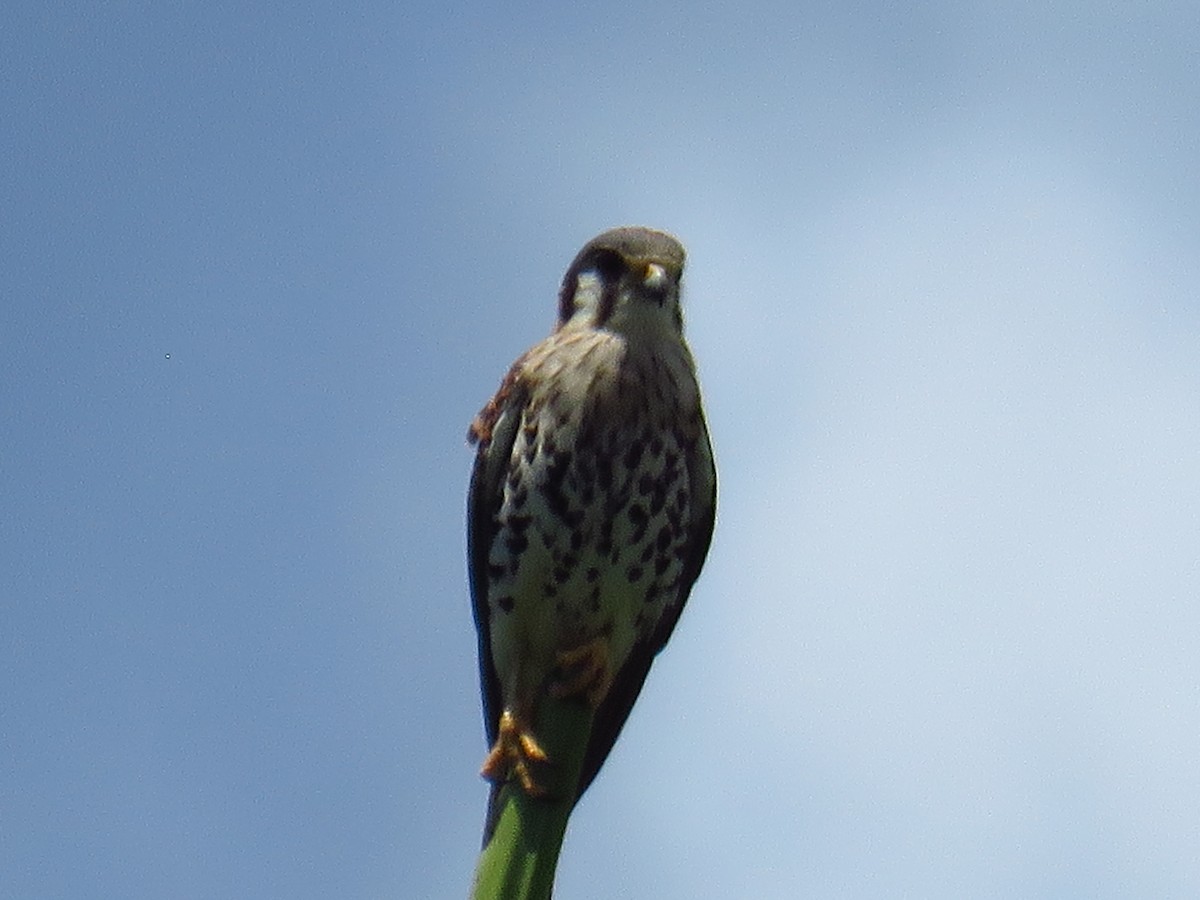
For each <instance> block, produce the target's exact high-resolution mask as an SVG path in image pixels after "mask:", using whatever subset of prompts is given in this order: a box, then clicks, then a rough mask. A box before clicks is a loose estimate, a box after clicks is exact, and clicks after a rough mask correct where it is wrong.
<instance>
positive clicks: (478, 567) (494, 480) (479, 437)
mask: <svg viewBox="0 0 1200 900" xmlns="http://www.w3.org/2000/svg"><path fill="white" fill-rule="evenodd" d="M517 371H518V367H517V366H516V365H514V366H513V367H512V369H511V370H510V371H509V373H508V375H507V376H506V377H505V379H504V381H503V382H502V383H501V385H500V390H499V391H497V393H496V396H495V397H493V398H492V399H491V400H490V401H489V402H488V405H487V406H486V407H484V409H483V411H482V412H481V413H480V414H479V415H478V416H477V417H476V418H475V421H474V422H473V423H472V424H471V429H470V431H469V432H468V439H469V440H471V441H472V442H473V443H476V444H477V445H478V449H477V450H476V453H475V467H474V469H473V470H472V472H471V487H470V492H469V493H468V495H467V557H468V562H469V566H468V568H469V572H470V581H471V605H472V608H473V610H474V613H475V630H476V632H477V633H478V635H479V686H480V691H481V692H482V694H483V725H484V728H485V730H486V732H487V740H488V745H489V746H490V745H492V744H494V743H495V741H496V736H497V734H498V732H499V722H500V713H501V711H502V709H503V700H502V699H501V697H500V680H499V679H498V678H497V677H496V664H495V662H494V661H493V660H492V638H491V623H490V621H489V612H488V554H489V552H490V551H491V547H492V541H493V540H494V538H495V535H496V515H497V513H498V512H499V510H500V505H501V503H502V502H503V500H504V481H505V479H506V477H507V475H508V464H509V459H510V457H511V456H512V449H513V443H514V442H515V440H516V436H517V428H518V426H519V424H520V421H521V413H522V410H523V409H524V407H525V397H526V391H525V389H524V388H523V387H522V386H521V385H520V383H519V379H518V378H517Z"/></svg>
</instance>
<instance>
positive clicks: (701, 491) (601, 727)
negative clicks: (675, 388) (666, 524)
mask: <svg viewBox="0 0 1200 900" xmlns="http://www.w3.org/2000/svg"><path fill="white" fill-rule="evenodd" d="M687 465H688V475H689V477H690V481H691V484H690V490H691V496H692V498H693V503H694V506H693V510H692V521H691V525H690V533H689V534H688V543H687V555H686V558H685V560H684V565H683V573H682V575H681V576H680V579H679V596H678V597H677V598H676V600H675V602H674V603H673V604H672V605H671V606H670V607H668V608H667V609H665V610H664V611H663V616H662V619H661V620H660V621H659V624H658V629H657V630H656V631H655V633H654V634H653V636H651V638H650V639H649V640H647V641H644V642H641V643H639V644H637V645H635V646H634V648H633V651H632V652H631V653H630V655H629V659H628V660H626V662H625V665H624V666H622V667H621V671H620V672H618V673H617V675H616V677H615V678H614V679H613V684H612V687H611V688H609V691H608V695H607V696H606V697H605V698H604V700H603V702H602V703H601V704H600V706H599V707H597V709H596V715H595V716H594V717H593V719H592V734H591V737H590V738H589V739H588V747H587V751H586V752H585V753H584V757H583V769H582V771H581V773H580V776H579V791H578V793H577V794H576V795H575V798H576V800H578V799H579V797H582V796H583V792H584V791H586V790H587V789H588V786H589V785H590V784H591V783H592V780H593V779H594V778H595V777H596V774H597V773H598V772H599V771H600V767H601V766H602V765H604V761H605V760H606V759H607V758H608V754H609V752H610V751H611V750H612V748H613V744H615V743H616V741H617V737H618V735H620V733H621V729H622V728H623V727H624V726H625V720H626V719H628V718H629V712H630V710H631V709H633V704H634V703H635V702H636V701H637V698H638V694H640V693H641V692H642V685H643V684H644V683H645V681H646V676H647V675H648V674H649V672H650V665H651V664H652V663H653V662H654V657H655V656H656V655H657V654H658V652H659V651H660V650H662V648H663V647H664V646H666V643H667V640H668V639H669V638H670V637H671V632H672V631H674V630H675V623H676V622H678V621H679V616H680V614H681V613H682V612H683V607H684V604H685V603H687V599H688V595H689V594H691V592H692V585H693V584H695V583H696V579H697V578H698V577H699V575H700V569H701V568H703V566H704V558H705V557H706V556H707V555H708V547H709V544H710V543H711V542H712V533H713V525H714V524H715V522H716V512H717V471H716V468H715V466H714V464H713V452H712V444H711V443H710V441H709V437H708V428H707V427H705V425H704V422H703V420H701V423H700V434H699V435H698V436H697V439H696V442H695V445H694V447H693V449H692V452H691V453H690V454H689V457H688V462H687Z"/></svg>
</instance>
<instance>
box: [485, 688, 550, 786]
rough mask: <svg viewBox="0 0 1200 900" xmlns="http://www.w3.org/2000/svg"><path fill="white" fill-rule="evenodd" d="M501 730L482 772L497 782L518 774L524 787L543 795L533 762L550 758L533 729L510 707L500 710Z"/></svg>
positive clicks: (536, 762) (537, 762)
mask: <svg viewBox="0 0 1200 900" xmlns="http://www.w3.org/2000/svg"><path fill="white" fill-rule="evenodd" d="M498 731H499V733H498V734H497V735H496V743H495V744H493V745H492V749H491V750H490V751H489V752H488V755H487V758H486V759H485V760H484V761H483V768H482V769H480V771H479V774H480V775H482V776H483V777H484V778H486V779H487V780H488V781H494V782H496V783H498V784H499V783H503V782H505V781H508V780H509V779H510V778H512V777H514V776H515V777H516V779H517V781H519V782H520V783H521V789H522V790H524V791H525V793H526V794H528V795H529V796H530V797H541V796H543V795H544V794H545V793H546V790H545V788H543V787H542V786H541V785H540V784H538V783H537V780H536V779H535V778H534V775H533V771H532V768H533V767H532V766H531V763H533V764H544V763H546V762H548V761H549V757H547V756H546V751H545V750H543V749H542V747H541V745H540V744H539V743H538V742H537V738H535V737H534V736H533V733H532V732H531V731H530V730H529V729H528V728H526V727H525V726H523V725H522V724H521V723H520V721H519V720H518V718H517V717H516V716H515V715H513V714H512V712H511V711H509V710H507V709H506V710H504V712H503V713H501V714H500V728H499V730H498Z"/></svg>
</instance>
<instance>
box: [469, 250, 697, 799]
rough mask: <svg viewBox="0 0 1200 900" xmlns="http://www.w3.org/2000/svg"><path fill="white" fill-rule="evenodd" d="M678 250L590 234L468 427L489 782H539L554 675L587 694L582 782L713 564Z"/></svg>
mask: <svg viewBox="0 0 1200 900" xmlns="http://www.w3.org/2000/svg"><path fill="white" fill-rule="evenodd" d="M683 263H684V251H683V248H682V247H681V246H680V245H679V243H678V242H677V241H676V240H675V239H674V238H672V237H671V236H669V235H667V234H664V233H662V232H658V231H651V230H649V229H644V228H618V229H613V230H611V231H607V232H605V233H603V234H601V235H599V236H598V237H596V238H594V239H593V240H592V241H590V242H588V243H587V244H586V245H585V246H584V247H583V249H582V250H580V252H579V254H578V255H577V256H576V257H575V260H574V262H573V263H572V264H571V266H570V268H569V269H568V270H567V273H566V276H565V277H564V279H563V283H562V289H561V293H560V295H559V319H558V324H557V326H556V328H555V330H554V332H553V333H552V334H551V335H550V336H549V337H548V338H546V339H545V340H544V341H542V342H541V343H540V344H537V345H536V346H534V347H533V348H532V349H530V350H529V351H528V352H526V353H525V354H524V355H523V356H521V357H520V358H519V359H518V360H517V361H516V363H514V365H513V366H512V368H511V369H510V370H509V372H508V374H507V375H506V376H505V378H504V380H503V382H502V383H501V386H500V389H499V391H498V392H497V393H496V395H495V396H494V397H493V398H492V399H491V400H490V401H489V402H488V404H487V406H485V407H484V409H483V411H482V412H480V414H479V415H478V416H477V417H476V419H475V421H474V422H473V423H472V425H471V428H470V432H469V436H470V439H471V441H472V442H474V443H475V444H476V445H477V448H478V449H477V455H476V460H475V468H474V472H473V474H472V478H471V490H470V499H469V514H468V544H469V556H470V576H471V593H472V599H473V604H474V611H475V621H476V626H477V628H478V631H479V666H480V678H481V682H482V690H483V707H484V721H485V725H486V730H487V737H488V741H489V743H490V744H491V745H492V748H493V749H492V752H491V753H490V754H489V756H488V760H487V762H486V763H485V767H484V771H485V775H487V776H488V777H489V778H491V779H492V780H493V782H494V783H496V784H497V785H498V784H499V783H501V782H503V781H504V780H505V779H507V778H510V777H516V778H519V779H521V782H522V784H523V786H524V787H525V789H526V790H527V791H529V792H531V793H536V792H537V791H538V786H537V784H536V778H535V777H534V776H533V774H532V771H531V769H532V766H531V765H528V764H530V763H538V762H540V761H541V760H540V757H539V756H538V754H539V753H540V748H539V747H538V745H537V741H536V735H535V734H533V733H532V725H533V721H534V716H535V713H536V708H537V704H538V702H539V699H540V698H541V697H543V696H545V694H546V693H547V692H548V691H554V692H556V693H557V694H558V695H562V694H563V693H571V694H576V693H577V694H579V695H581V696H583V697H585V698H586V700H587V701H588V702H591V703H592V704H593V705H594V706H595V709H596V713H595V716H594V719H593V727H592V734H591V737H590V738H589V742H588V747H587V752H586V755H585V759H584V766H583V773H582V776H581V779H580V782H579V786H578V790H577V793H576V797H577V798H578V796H579V795H581V794H582V793H583V792H584V790H586V789H587V787H588V785H589V784H590V783H591V781H592V779H593V778H594V777H595V776H596V773H597V772H598V771H599V769H600V766H601V765H602V764H603V762H604V760H605V758H606V757H607V756H608V753H609V751H610V750H611V749H612V746H613V743H614V742H615V741H616V739H617V735H618V734H619V732H620V730H621V727H622V726H623V725H624V723H625V719H626V717H627V716H628V715H629V711H630V709H631V708H632V706H633V703H634V701H635V700H636V699H637V696H638V693H639V692H640V690H641V687H642V683H643V682H644V680H645V678H646V674H647V672H648V671H649V669H650V665H651V663H652V662H653V660H654V656H655V654H657V653H658V651H659V650H661V649H662V647H663V646H664V645H665V644H666V642H667V639H668V638H669V637H670V636H671V632H672V630H673V629H674V627H675V623H676V621H677V620H678V619H679V614H680V612H681V611H682V609H683V606H684V603H685V602H686V601H687V598H688V594H689V593H690V591H691V588H692V584H693V583H694V582H695V580H696V577H697V576H698V575H699V573H700V568H701V566H702V565H703V563H704V558H705V555H706V553H707V551H708V545H709V541H710V538H711V535H712V529H713V519H714V511H715V502H716V472H715V469H714V467H713V459H712V450H711V447H710V444H709V439H708V431H707V427H706V425H705V420H704V415H703V411H702V408H701V402H700V393H699V388H698V386H697V383H696V377H695V365H694V363H693V361H692V356H691V353H690V351H689V350H688V348H687V345H686V343H685V342H684V339H683V333H682V328H683V322H682V314H681V311H680V305H679V292H680V277H681V275H682V272H683ZM568 670H569V671H568ZM495 796H496V788H494V789H493V802H494V800H495ZM490 819H491V816H489V820H490Z"/></svg>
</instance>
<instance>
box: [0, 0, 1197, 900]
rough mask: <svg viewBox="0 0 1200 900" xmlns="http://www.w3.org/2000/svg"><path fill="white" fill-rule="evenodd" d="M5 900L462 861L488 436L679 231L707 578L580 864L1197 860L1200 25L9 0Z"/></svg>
mask: <svg viewBox="0 0 1200 900" xmlns="http://www.w3.org/2000/svg"><path fill="white" fill-rule="evenodd" d="M5 19H6V24H5V27H4V29H3V30H2V31H0V76H2V81H0V104H2V105H0V113H2V116H3V121H4V122H5V127H4V128H3V129H0V199H2V202H3V207H4V209H5V214H4V215H3V216H2V217H0V261H2V265H0V416H2V418H3V421H4V422H5V427H4V428H3V429H0V460H2V461H3V465H2V467H0V507H2V508H3V509H4V515H3V516H2V517H0V610H3V619H4V626H3V629H2V631H0V634H2V636H3V639H2V640H0V682H2V684H3V691H2V692H0V748H2V751H0V871H2V872H3V873H4V875H3V878H2V880H0V896H5V897H14V898H17V897H21V898H24V897H39V898H58V897H62V898H78V897H89V898H92V897H95V898H103V897H113V898H117V897H120V898H142V897H145V898H151V897H153V898H158V897H178V898H187V897H196V898H200V897H204V898H214V897H216V898H220V897H229V898H242V897H255V898H259V897H280V898H283V897H287V898H299V897H313V898H318V897H347V898H376V897H379V898H382V897H431V898H441V897H461V896H464V895H465V893H466V891H467V885H468V882H469V879H470V875H471V870H472V867H473V864H474V860H475V853H476V850H477V847H478V840H479V832H480V828H481V826H482V818H483V807H484V800H485V794H486V791H485V786H484V785H483V783H482V782H480V781H479V779H478V777H477V774H476V773H477V769H478V766H479V763H480V762H481V760H482V757H483V753H484V751H485V747H484V742H483V731H482V725H481V721H480V712H479V698H478V686H477V681H476V669H475V665H476V664H475V657H474V654H475V646H474V642H475V638H474V632H473V627H472V624H471V615H470V611H469V604H468V600H467V593H466V582H465V573H464V533H463V532H464V529H463V506H464V501H465V491H466V482H467V477H468V473H469V468H470V462H471V455H470V453H469V451H468V449H467V447H466V445H465V443H464V435H465V429H466V425H467V423H468V422H469V421H470V419H471V417H472V416H473V415H474V413H475V412H476V410H477V409H478V408H479V406H480V405H482V403H483V402H484V401H485V400H486V399H487V397H488V396H489V394H490V393H491V391H492V390H493V389H494V388H495V386H496V384H497V383H498V381H499V378H500V376H501V375H502V373H503V371H504V370H505V368H506V367H507V365H508V364H509V362H510V361H511V360H512V359H513V358H514V357H515V356H516V355H517V353H519V352H520V351H521V350H522V349H524V348H525V347H526V346H528V345H529V344H531V343H533V342H534V341H536V340H537V339H539V338H540V337H542V336H543V335H544V334H545V333H546V332H547V331H548V329H549V327H550V324H551V322H552V319H553V308H554V295H555V291H556V288H557V283H558V280H559V278H560V277H561V274H562V271H563V269H564V268H565V266H566V265H567V263H568V262H569V261H570V259H571V257H572V256H573V254H574V253H575V251H576V250H577V249H578V247H579V246H580V245H581V244H582V243H583V242H584V241H585V240H587V239H588V238H590V237H591V236H592V235H593V234H595V233H597V232H599V231H600V230H602V229H604V228H606V227H609V226H612V225H615V224H622V223H640V224H647V225H652V226H656V227H661V228H666V229H668V230H671V231H673V232H675V233H677V234H678V235H679V236H680V237H681V238H682V239H683V240H684V242H685V243H686V244H687V246H688V249H689V253H690V263H689V269H688V279H687V283H688V294H687V298H686V302H687V309H686V313H687V320H688V329H689V335H690V339H691V342H692V346H693V349H694V351H695V353H696V355H697V358H698V360H699V364H700V372H701V378H702V382H703V385H704V388H705V392H706V399H707V405H708V413H709V421H710V425H711V429H712V432H713V439H714V443H715V445H716V449H717V454H718V464H719V469H720V473H721V479H722V480H721V504H720V512H719V521H718V528H717V535H716V539H715V542H714V545H713V549H712V553H711V556H710V560H709V565H708V568H707V570H706V572H705V573H704V576H703V577H702V579H701V581H700V582H699V584H698V586H697V589H696V591H695V593H694V594H693V597H692V602H691V604H690V606H689V608H688V610H687V613H686V615H685V616H684V619H683V622H682V625H681V627H680V628H679V630H678V631H677V632H676V636H675V638H674V640H673V641H672V644H671V646H670V647H669V648H668V650H667V651H666V652H665V653H664V654H663V656H662V657H661V658H660V660H659V662H658V664H657V665H656V667H655V670H654V672H653V673H652V676H651V678H650V682H649V684H648V686H647V689H646V691H645V693H644V694H643V698H642V700H641V701H640V703H639V706H638V708H637V709H636V710H635V712H634V715H633V717H632V719H631V721H630V724H629V726H628V728H627V729H626V731H625V733H624V735H623V737H622V739H621V741H620V743H619V744H618V746H617V748H616V750H615V752H614V753H613V756H612V757H611V759H610V761H609V763H608V764H607V766H606V768H605V770H604V772H603V773H602V775H601V777H600V778H599V779H598V781H597V782H596V784H595V786H594V787H593V788H592V790H591V791H590V792H589V794H588V796H587V797H586V798H585V800H584V802H583V803H582V804H581V805H580V807H579V808H578V809H577V811H576V814H575V816H574V818H573V820H572V825H571V828H570V831H569V833H568V836H567V843H566V846H565V849H564V853H563V859H562V864H561V867H560V874H559V895H560V896H562V897H572V898H606V897H616V896H629V897H649V896H654V897H663V898H668V897H731V896H745V897H759V898H792V897H798V896H804V897H809V896H811V897H838V898H850V897H862V898H876V897H893V896H894V897H899V896H913V897H929V898H937V897H945V898H962V897H977V898H986V897H1006V898H1007V897H1017V896H1019V897H1046V898H1065V897H1088V898H1097V897H1150V896H1157V897H1167V896H1194V895H1197V894H1200V857H1198V856H1197V854H1196V847H1197V846H1198V845H1200V812H1197V810H1200V774H1198V773H1200V768H1197V765H1196V760H1197V759H1198V758H1200V692H1198V690H1197V685H1198V683H1200V563H1198V548H1200V455H1198V450H1197V448H1198V447H1200V352H1197V347H1198V339H1200V256H1198V255H1197V252H1196V249H1197V247H1200V178H1198V177H1197V174H1196V172H1197V169H1196V159H1197V158H1200V114H1198V113H1197V106H1196V97H1197V96H1200V65H1198V64H1197V63H1198V62H1200V12H1198V10H1197V8H1196V6H1195V4H1192V3H1142V4H1134V5H1127V4H1094V3H1086V4H1046V3H1019V4H1009V5H1006V6H1001V7H998V6H996V5H995V4H974V3H967V4H963V3H945V4H936V3H935V4H918V5H915V6H914V5H908V4H892V3H884V4H863V3H837V4H834V3H820V4H807V5H803V4H802V5H796V4H790V3H775V4H772V3H757V4H755V3H750V4H737V5H736V6H735V5H733V4H730V5H728V6H721V5H713V4H674V5H672V4H666V3H654V2H651V3H646V4H637V5H628V6H622V5H617V6H611V5H610V6H604V7H600V6H596V5H594V4H592V5H579V6H575V7H571V8H567V6H566V5H565V4H559V5H552V4H542V5H539V4H523V5H516V6H513V5H510V6H507V7H504V8H500V7H496V6H492V5H487V4H478V5H474V6H465V5H450V6H445V7H443V8H442V9H441V10H440V11H435V10H433V9H432V8H431V9H425V10H422V9H416V8H409V7H407V6H406V5H405V4H339V5H332V4H331V5H328V6H317V5H305V4H301V5H282V4H266V3H251V4H246V3H239V4H227V3H213V4H205V5H203V6H188V7H179V6H177V5H170V4H148V3H143V4H135V3H98V4H97V3H92V4H82V3H66V4H49V5H47V4H32V3H18V4H17V5H16V7H15V8H14V9H12V10H9V11H8V12H7V13H6V16H5Z"/></svg>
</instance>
